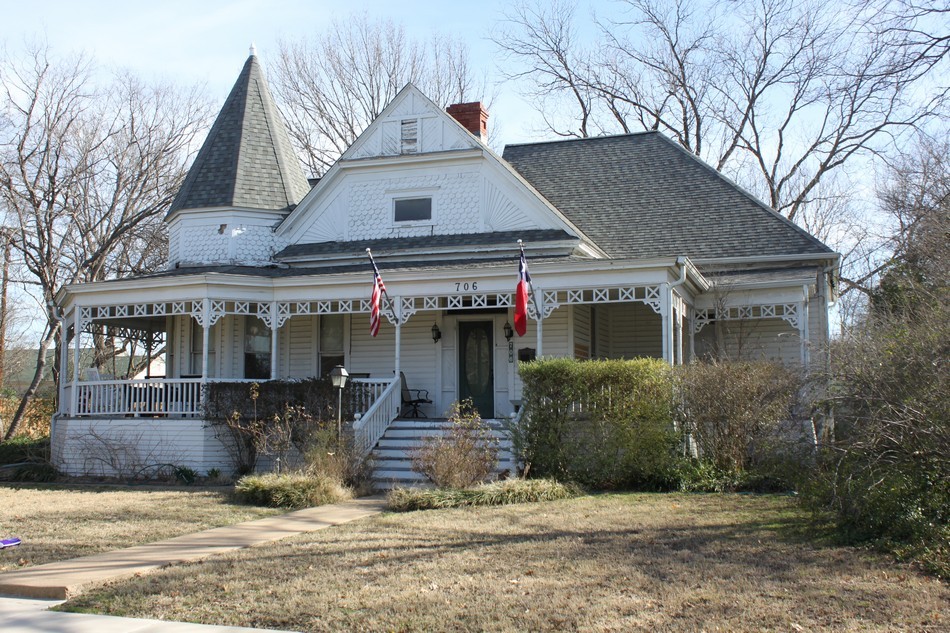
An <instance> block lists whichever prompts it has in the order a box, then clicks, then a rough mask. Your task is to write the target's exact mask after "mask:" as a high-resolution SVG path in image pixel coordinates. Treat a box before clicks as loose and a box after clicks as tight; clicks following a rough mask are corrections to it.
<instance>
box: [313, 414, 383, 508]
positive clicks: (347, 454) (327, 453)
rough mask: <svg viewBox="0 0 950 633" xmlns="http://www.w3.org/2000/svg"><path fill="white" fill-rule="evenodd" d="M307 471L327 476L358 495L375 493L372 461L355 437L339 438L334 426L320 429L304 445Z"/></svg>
mask: <svg viewBox="0 0 950 633" xmlns="http://www.w3.org/2000/svg"><path fill="white" fill-rule="evenodd" d="M304 463H305V467H304V471H305V472H307V473H310V474H311V475H318V476H323V477H327V478H329V479H332V480H334V481H337V482H339V484H340V485H341V486H345V487H347V488H350V489H351V490H353V491H354V492H355V493H356V494H364V493H365V494H369V493H371V492H372V474H373V469H372V467H371V466H372V465H371V463H370V461H369V460H368V459H365V458H363V456H362V455H360V454H359V452H358V451H357V450H356V448H355V447H354V446H353V435H352V434H348V435H345V436H344V437H343V438H342V440H340V439H339V438H337V431H336V425H335V424H324V425H322V426H320V427H319V428H317V429H316V430H315V431H314V432H313V433H312V434H311V435H310V437H309V439H308V440H307V442H306V445H305V453H304Z"/></svg>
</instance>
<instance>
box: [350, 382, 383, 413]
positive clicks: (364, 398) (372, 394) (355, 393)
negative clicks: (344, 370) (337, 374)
mask: <svg viewBox="0 0 950 633" xmlns="http://www.w3.org/2000/svg"><path fill="white" fill-rule="evenodd" d="M391 383H392V379H391V378H390V379H387V380H380V379H379V378H351V379H350V383H349V388H348V389H347V391H349V392H350V394H349V397H350V401H351V403H352V405H353V411H354V412H355V413H359V414H361V415H362V414H364V413H366V412H367V411H369V410H370V408H371V407H372V406H373V404H374V403H375V402H376V401H377V400H379V398H380V396H382V395H383V392H384V391H386V388H387V387H389V385H390V384H391Z"/></svg>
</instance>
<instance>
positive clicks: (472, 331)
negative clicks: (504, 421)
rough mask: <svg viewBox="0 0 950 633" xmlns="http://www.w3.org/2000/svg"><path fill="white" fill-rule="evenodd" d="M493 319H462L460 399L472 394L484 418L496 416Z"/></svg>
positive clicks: (460, 334)
mask: <svg viewBox="0 0 950 633" xmlns="http://www.w3.org/2000/svg"><path fill="white" fill-rule="evenodd" d="M493 347H494V346H493V342H492V322H491V321H460V322H459V400H464V399H466V398H471V399H472V403H473V404H474V405H475V408H476V409H477V410H478V413H479V415H481V416H482V417H483V418H493V417H495V372H494V371H493V368H492V366H493V365H494V363H493V362H492V357H493Z"/></svg>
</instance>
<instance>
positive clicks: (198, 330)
mask: <svg viewBox="0 0 950 633" xmlns="http://www.w3.org/2000/svg"><path fill="white" fill-rule="evenodd" d="M203 346H204V328H202V327H201V326H200V325H198V321H196V320H195V319H191V359H190V361H191V362H190V365H189V366H188V371H189V372H190V373H191V374H192V375H194V376H200V375H201V357H202V356H203V353H202V351H203V350H202V348H203ZM214 347H215V346H214V328H212V329H211V331H210V332H208V375H209V376H214Z"/></svg>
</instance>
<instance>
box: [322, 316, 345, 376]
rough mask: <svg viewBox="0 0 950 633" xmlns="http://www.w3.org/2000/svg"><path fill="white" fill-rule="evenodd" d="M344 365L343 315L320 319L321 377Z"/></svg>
mask: <svg viewBox="0 0 950 633" xmlns="http://www.w3.org/2000/svg"><path fill="white" fill-rule="evenodd" d="M343 364H345V363H344V358H343V315H342V314H325V315H323V316H321V317H320V375H321V376H326V375H327V374H329V373H330V370H332V369H333V368H334V367H336V366H337V365H343Z"/></svg>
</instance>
